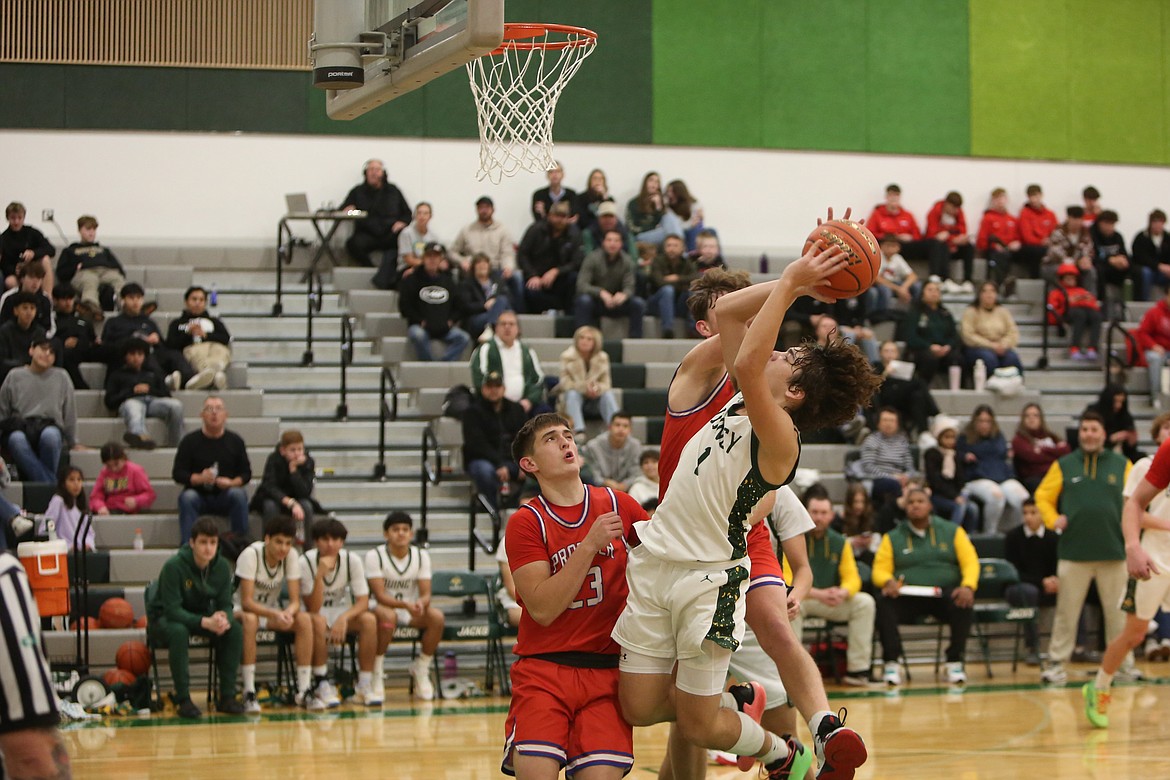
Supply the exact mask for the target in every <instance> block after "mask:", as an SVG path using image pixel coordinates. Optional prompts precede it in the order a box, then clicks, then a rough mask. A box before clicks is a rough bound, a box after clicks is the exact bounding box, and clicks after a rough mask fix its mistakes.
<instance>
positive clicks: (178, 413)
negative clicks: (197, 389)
mask: <svg viewBox="0 0 1170 780" xmlns="http://www.w3.org/2000/svg"><path fill="white" fill-rule="evenodd" d="M149 351H150V346H149V345H148V344H147V343H146V342H145V341H142V340H140V339H130V341H129V342H127V343H126V346H125V357H124V358H123V360H124V362H123V364H122V366H121V367H120V368H117V369H114V370H113V371H110V372H109V373H108V374H107V375H106V392H105V395H104V396H103V400H104V401H105V404H106V408H107V409H109V410H110V411H111V412H117V413H118V415H119V416H120V417H121V418H122V421H123V422H124V423H126V433H125V434H123V435H122V439H123V441H125V442H126V443H127V444H129V445H130V446H131V447H134V448H135V449H141V450H153V449H154V448H155V447H156V446H158V445H157V444H156V443H155V441H154V439H152V438H150V436H149V435H148V434H147V432H146V418H147V417H154V418H156V419H159V420H162V421H163V422H165V423H166V426H167V446H168V447H174V446H177V445H178V443H179V440H180V439H182V438H183V404H182V402H180V401H179V400H178V399H177V398H171V391H170V390H168V389H167V386H166V385H165V384H163V377H162V375H161V374H159V373H157V372H155V371H151V370H150V369H149V368H147V367H146V365H145V363H146V353H147V352H149Z"/></svg>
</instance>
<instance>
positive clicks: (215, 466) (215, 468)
mask: <svg viewBox="0 0 1170 780" xmlns="http://www.w3.org/2000/svg"><path fill="white" fill-rule="evenodd" d="M218 477H219V461H218V460H217V461H216V462H215V463H212V464H211V479H212V480H213V481H214V480H215V479H217V478H218Z"/></svg>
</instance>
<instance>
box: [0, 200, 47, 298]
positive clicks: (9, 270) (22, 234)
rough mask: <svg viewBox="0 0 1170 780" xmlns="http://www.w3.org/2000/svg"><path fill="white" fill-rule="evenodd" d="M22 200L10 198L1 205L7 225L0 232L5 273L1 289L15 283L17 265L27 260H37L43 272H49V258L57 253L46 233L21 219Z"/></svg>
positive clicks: (1, 266)
mask: <svg viewBox="0 0 1170 780" xmlns="http://www.w3.org/2000/svg"><path fill="white" fill-rule="evenodd" d="M24 217H25V210H24V204H23V203H17V202H16V201H13V202H12V203H9V204H8V206H7V208H5V209H4V218H5V219H7V220H8V229H7V230H5V231H4V232H3V233H0V274H3V275H4V289H6V290H10V289H12V288H13V287H16V286H17V278H16V266H17V265H19V264H20V263H23V262H27V261H30V260H34V261H39V262H40V264H41V265H42V266H43V267H44V269H45V273H46V274H47V275H48V274H52V273H53V269H52V267H51V266H50V264H49V258H51V257H53V255H55V254H57V250H56V248H54V246H53V245H52V244H50V243H49V241H48V239H46V238H45V234H44V233H42V232H41V231H39V230H37V229H36V228H35V227H32V226H31V225H26V224H25V223H24Z"/></svg>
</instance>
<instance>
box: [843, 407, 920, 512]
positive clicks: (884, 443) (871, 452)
mask: <svg viewBox="0 0 1170 780" xmlns="http://www.w3.org/2000/svg"><path fill="white" fill-rule="evenodd" d="M918 473H919V472H918V468H917V467H916V466H915V465H914V455H913V453H912V452H911V451H910V440H909V439H907V438H906V434H905V433H903V432H902V427H901V423H900V422H899V420H898V412H897V411H896V410H894V409H891V408H889V407H887V408H884V409H882V410H880V411H879V412H878V419H877V430H876V431H874V432H873V433H871V434H870V435H869V436H866V437H865V441H863V442H862V443H861V457H859V458H858V459H857V460H855V461H853V462H852V463H851V464H849V467H848V468H847V469H846V476H849V477H851V478H853V479H860V480H865V481H867V482H872V487H871V488H870V495H872V496H873V502H874V505H876V506H882V505H884V504H885V503H887V502H888V501H891V500H893V499H894V498H896V497H897V496H898V495H900V494H901V493H902V487H903V486H904V485H905V484H906V481H907V480H909V479H910V478H911V477H916V476H918Z"/></svg>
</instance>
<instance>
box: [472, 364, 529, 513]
mask: <svg viewBox="0 0 1170 780" xmlns="http://www.w3.org/2000/svg"><path fill="white" fill-rule="evenodd" d="M527 419H528V415H527V414H525V412H524V409H523V407H521V406H520V404H518V403H516V402H515V401H510V400H508V399H507V398H505V397H504V377H503V375H502V374H500V372H499V371H488V372H487V373H486V374H484V377H483V382H482V384H481V385H480V387H479V392H478V393H477V394H476V396H475V398H474V399H473V400H472V402H471V406H470V407H468V409H467V411H466V412H464V414H463V421H462V422H463V468H465V469H466V470H467V474H468V476H470V477H471V481H472V482H474V483H475V489H476V492H478V493H479V494H480V495H482V496H484V497H485V498H486V499H487V501H488V503H489V504H491V506H492V507H493V508H494V507H495V506H497V500H496V497H497V495H499V494H500V492H501V491H505V490H506V491H507V492H510V491H511V483H512V482H517V481H519V478H520V466H519V464H517V463H516V461H514V460H513V459H512V439H513V438H515V436H516V434H517V433H519V431H520V428H521V427H522V426H523V425H524V421H525V420H527ZM505 485H507V486H508V487H507V488H505V487H504V486H505Z"/></svg>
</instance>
